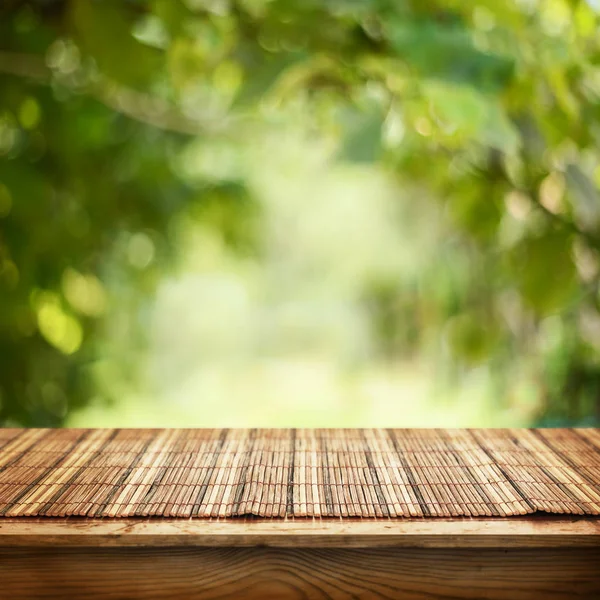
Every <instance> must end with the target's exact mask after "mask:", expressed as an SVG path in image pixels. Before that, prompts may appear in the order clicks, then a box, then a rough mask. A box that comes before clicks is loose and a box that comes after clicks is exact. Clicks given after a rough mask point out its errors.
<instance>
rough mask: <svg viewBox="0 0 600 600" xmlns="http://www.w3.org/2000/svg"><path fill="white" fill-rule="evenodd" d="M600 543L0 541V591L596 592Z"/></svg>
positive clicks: (297, 595) (309, 598) (80, 594)
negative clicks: (27, 544) (462, 546)
mask: <svg viewBox="0 0 600 600" xmlns="http://www.w3.org/2000/svg"><path fill="white" fill-rule="evenodd" d="M599 565H600V549H598V548H596V549H578V550H568V549H545V550H539V549H529V550H526V549H509V550H505V551H502V550H492V549H478V550H473V549H471V550H451V549H445V550H444V549H437V550H434V549H401V548H395V549H392V548H379V549H370V550H359V549H291V548H287V549H284V548H278V549H274V548H162V549H160V548H144V549H142V548H135V549H134V548H87V549H83V548H78V549H75V548H63V549H61V550H60V552H57V551H55V550H53V549H50V548H37V549H25V548H11V549H6V548H5V549H0V581H1V582H2V583H1V586H0V597H1V598H7V599H8V598H10V599H11V600H20V599H24V598H28V599H32V598H33V599H35V598H86V599H88V600H93V599H96V598H98V599H99V598H111V599H114V600H117V599H130V600H133V599H144V600H149V599H153V598H190V599H198V600H217V599H220V600H223V599H226V598H247V599H250V600H270V599H272V600H275V599H276V600H296V599H297V600H301V599H302V600H313V599H314V600H342V599H350V598H361V599H363V600H368V599H372V598H373V599H384V598H385V599H391V598H402V599H404V600H431V599H433V598H437V599H445V598H446V599H454V600H456V599H458V598H469V599H475V598H477V599H489V600H495V599H510V600H534V599H537V598H540V599H541V598H543V599H545V600H555V599H564V600H567V599H568V600H573V599H589V600H594V599H597V598H600V569H599V568H598V567H599Z"/></svg>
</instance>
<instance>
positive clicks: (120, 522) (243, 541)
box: [0, 515, 600, 549]
mask: <svg viewBox="0 0 600 600" xmlns="http://www.w3.org/2000/svg"><path fill="white" fill-rule="evenodd" d="M0 546H25V547H30V548H33V547H43V546H52V547H68V546H96V547H126V546H132V547H135V546H143V547H165V546H179V547H186V546H212V547H224V546H226V547H249V546H270V547H280V548H285V547H292V548H300V547H302V548H311V547H312V548H327V547H342V548H382V547H390V546H393V547H408V548H467V549H468V548H473V547H477V548H503V549H506V548H533V547H537V548H558V547H568V548H585V547H600V518H596V517H585V518H581V517H559V516H555V515H546V516H543V515H531V516H525V517H506V518H502V519H498V518H495V519H494V518H487V519H486V518H471V519H469V518H453V519H443V518H438V519H285V520H273V519H207V520H205V519H85V518H66V519H50V518H19V519H0Z"/></svg>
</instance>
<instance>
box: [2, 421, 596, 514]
mask: <svg viewBox="0 0 600 600" xmlns="http://www.w3.org/2000/svg"><path fill="white" fill-rule="evenodd" d="M538 511H540V512H547V513H563V514H576V515H600V431H599V430H597V429H577V430H576V429H509V430H508V429H485V430H483V429H479V430H477V429H473V430H465V429H454V430H451V429H443V430H442V429H386V430H385V429H363V430H360V429H359V430H345V429H222V430H217V429H114V430H112V429H59V430H44V429H2V430H0V517H25V516H28V517H31V516H39V517H44V516H47V517H65V516H88V517H108V518H111V517H150V516H152V517H197V518H217V517H220V518H223V517H238V516H244V515H255V516H259V517H267V518H285V517H299V518H301V517H337V518H340V517H341V518H349V517H363V518H379V519H381V518H386V517H446V518H451V517H460V516H471V517H507V516H514V515H523V514H531V513H534V512H538Z"/></svg>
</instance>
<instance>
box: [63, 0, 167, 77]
mask: <svg viewBox="0 0 600 600" xmlns="http://www.w3.org/2000/svg"><path fill="white" fill-rule="evenodd" d="M126 6H127V5H125V4H124V3H122V2H115V1H114V0H104V1H102V2H92V1H91V0H77V2H72V3H71V7H72V12H71V19H72V22H73V24H74V27H75V31H76V34H77V43H78V44H79V45H80V46H81V48H82V49H83V50H84V51H86V52H88V53H89V54H91V55H92V56H93V57H94V59H95V60H96V62H97V64H98V67H99V68H100V70H101V71H102V72H103V73H104V74H105V75H106V76H107V77H109V78H110V79H114V80H115V81H118V82H120V83H124V84H126V85H130V86H134V87H139V86H144V85H147V84H148V83H149V82H150V81H151V80H152V79H153V78H155V77H156V74H157V73H158V72H159V70H160V68H161V67H162V62H163V61H162V54H161V52H160V51H158V50H156V49H155V48H150V47H148V46H146V45H144V44H140V43H139V42H138V41H137V40H136V39H135V38H134V37H133V36H132V35H131V27H132V25H133V21H134V16H135V13H133V14H132V13H131V12H129V11H127V10H126Z"/></svg>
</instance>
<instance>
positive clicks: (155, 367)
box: [0, 0, 600, 427]
mask: <svg viewBox="0 0 600 600" xmlns="http://www.w3.org/2000/svg"><path fill="white" fill-rule="evenodd" d="M599 17H600V2H598V0H480V1H467V0H426V1H424V0H419V1H416V0H415V1H412V0H328V1H327V2H323V1H322V0H319V1H317V0H120V1H112V0H102V1H94V0H37V1H20V0H3V2H2V3H1V5H0V423H1V424H3V425H4V426H52V427H54V426H98V427H100V426H120V427H125V426H134V427H135V426H195V427H196V426H197V427H208V426H298V427H300V426H333V427H335V426H398V427H402V426H407V427H409V426H465V427H466V426H497V427H509V426H533V425H539V426H556V425H564V426H579V425H597V424H599V423H600V295H599V290H600V287H599V283H600V270H599V252H600V191H599V190H600V188H599V186H600V144H599V142H600V30H599V26H600V19H599Z"/></svg>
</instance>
